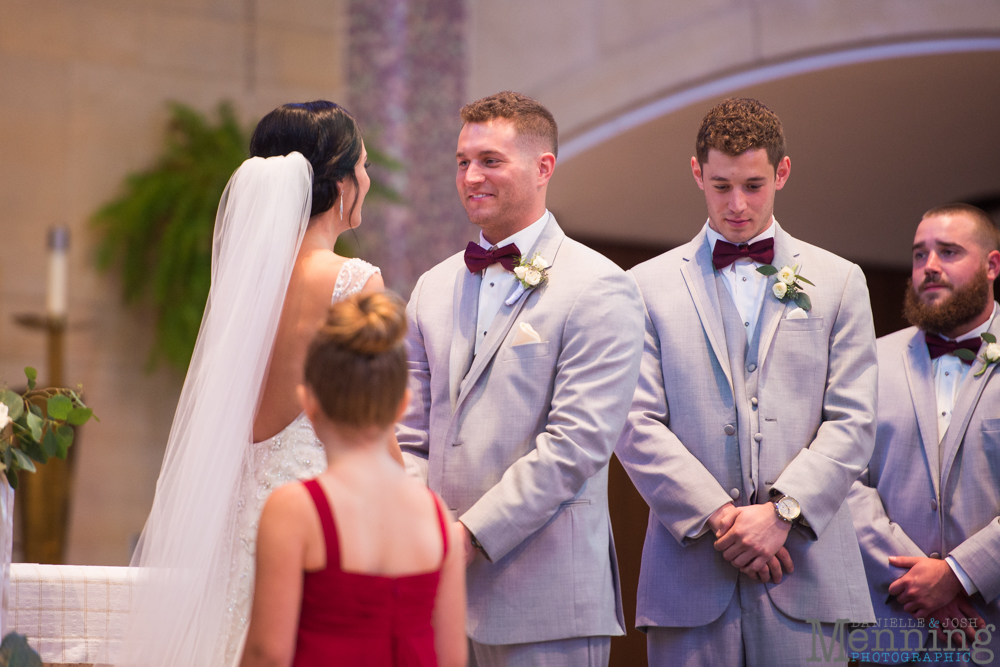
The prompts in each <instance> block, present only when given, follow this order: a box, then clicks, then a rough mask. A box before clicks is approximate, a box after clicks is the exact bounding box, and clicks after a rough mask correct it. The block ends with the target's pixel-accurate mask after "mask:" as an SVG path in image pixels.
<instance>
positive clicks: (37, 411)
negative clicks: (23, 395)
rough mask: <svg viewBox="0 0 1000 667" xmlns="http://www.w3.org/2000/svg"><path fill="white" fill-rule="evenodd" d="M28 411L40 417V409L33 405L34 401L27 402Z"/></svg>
mask: <svg viewBox="0 0 1000 667" xmlns="http://www.w3.org/2000/svg"><path fill="white" fill-rule="evenodd" d="M28 412H29V413H30V414H33V415H35V416H36V417H38V418H39V419H42V418H43V417H42V409H41V408H40V407H38V406H37V405H35V404H34V403H28Z"/></svg>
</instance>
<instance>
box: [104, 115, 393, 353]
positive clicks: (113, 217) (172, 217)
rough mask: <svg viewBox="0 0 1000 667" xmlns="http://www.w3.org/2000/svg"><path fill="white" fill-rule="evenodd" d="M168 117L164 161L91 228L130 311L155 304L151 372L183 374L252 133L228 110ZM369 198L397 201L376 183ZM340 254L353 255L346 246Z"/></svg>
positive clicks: (381, 158) (385, 163) (382, 159)
mask: <svg viewBox="0 0 1000 667" xmlns="http://www.w3.org/2000/svg"><path fill="white" fill-rule="evenodd" d="M170 110H171V119H170V123H169V126H168V129H167V133H166V144H165V146H164V150H163V153H162V154H161V155H160V157H159V158H158V159H157V160H156V162H155V164H154V165H153V166H152V167H151V168H150V169H148V170H146V171H143V172H140V173H134V174H130V175H129V176H128V177H126V179H125V184H124V192H123V194H122V195H121V196H120V197H119V198H118V199H115V200H114V201H112V202H110V203H108V204H106V205H105V206H103V207H102V208H101V209H99V210H98V211H97V212H96V213H95V214H94V215H93V217H92V220H91V222H92V224H93V225H94V226H95V227H96V228H97V229H98V231H99V234H100V235H101V240H100V243H99V246H98V253H97V264H98V267H99V268H101V269H104V270H107V269H109V268H111V267H112V266H116V265H117V266H120V268H121V277H122V287H123V292H124V297H125V301H126V303H135V302H137V301H140V300H142V299H144V298H146V297H147V295H148V296H149V297H151V299H152V303H153V306H154V308H155V310H156V317H157V324H156V340H155V342H154V345H153V349H152V350H151V352H150V356H149V367H150V368H152V367H154V366H156V364H157V363H158V362H160V361H166V362H167V363H168V364H169V365H170V366H172V367H174V368H176V369H178V370H180V371H181V372H184V371H186V370H187V366H188V363H189V362H190V360H191V354H192V353H193V352H194V344H195V341H196V339H197V337H198V328H199V327H200V326H201V317H202V314H203V313H204V311H205V303H206V302H207V300H208V290H209V286H210V282H211V271H212V238H213V230H214V227H215V214H216V209H217V208H218V205H219V199H220V197H221V196H222V191H223V190H224V189H225V187H226V183H227V182H228V181H229V177H230V176H231V175H232V174H233V172H234V171H236V169H237V168H238V167H239V166H240V164H241V163H242V162H243V161H244V160H245V159H246V158H247V157H248V151H247V148H248V146H249V142H250V139H249V138H250V135H251V134H252V133H253V128H243V127H242V126H241V125H240V123H239V121H238V120H237V118H236V115H235V113H234V112H233V108H232V106H231V105H230V104H228V103H225V102H224V103H222V104H220V105H219V107H218V109H217V111H216V115H217V120H216V121H215V122H212V121H210V120H209V119H208V118H206V117H205V116H204V115H202V114H201V113H199V112H198V111H196V110H194V109H192V108H190V107H188V106H185V105H183V104H178V103H172V104H171V105H170ZM368 155H369V159H370V160H371V162H372V163H374V164H376V165H378V166H380V167H382V168H384V169H386V170H389V171H392V170H396V169H399V165H398V164H397V163H395V162H394V161H393V160H391V159H390V158H388V157H387V156H385V155H384V154H382V153H380V152H379V151H378V150H376V149H374V148H373V147H370V146H369V147H368ZM368 197H369V199H383V200H388V201H393V202H398V201H399V196H398V195H397V194H396V193H395V192H394V191H393V190H392V188H391V187H389V186H388V185H386V184H385V183H383V182H380V181H378V179H375V178H373V179H372V186H371V190H370V191H369V195H368ZM337 252H338V253H341V254H345V255H350V254H351V253H350V251H349V249H348V248H347V247H342V246H341V245H340V244H338V248H337Z"/></svg>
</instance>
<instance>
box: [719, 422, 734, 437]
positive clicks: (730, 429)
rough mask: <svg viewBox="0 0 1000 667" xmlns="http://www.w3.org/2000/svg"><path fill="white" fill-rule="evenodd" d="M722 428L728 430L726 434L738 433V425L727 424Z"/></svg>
mask: <svg viewBox="0 0 1000 667" xmlns="http://www.w3.org/2000/svg"><path fill="white" fill-rule="evenodd" d="M722 430H723V431H725V432H726V435H732V434H734V433H736V427H735V426H733V425H732V424H726V426H725V428H723V429H722Z"/></svg>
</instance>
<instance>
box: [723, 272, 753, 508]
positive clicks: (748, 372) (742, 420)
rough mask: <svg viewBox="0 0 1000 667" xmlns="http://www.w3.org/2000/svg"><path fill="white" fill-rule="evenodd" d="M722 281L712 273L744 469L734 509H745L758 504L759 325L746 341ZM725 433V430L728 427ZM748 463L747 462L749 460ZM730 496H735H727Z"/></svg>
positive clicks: (742, 324) (741, 320) (734, 306)
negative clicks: (717, 296)
mask: <svg viewBox="0 0 1000 667" xmlns="http://www.w3.org/2000/svg"><path fill="white" fill-rule="evenodd" d="M724 280H725V278H723V277H722V276H721V275H720V274H719V272H718V271H716V272H715V288H716V290H717V291H718V293H719V305H720V308H721V310H722V313H721V315H722V326H723V327H724V328H725V331H726V349H727V350H728V351H729V367H730V369H732V374H733V392H734V395H733V400H734V403H735V405H736V424H734V425H733V426H734V427H735V428H736V433H735V435H736V437H737V442H739V447H740V464H741V465H742V467H743V474H742V475H741V476H740V478H741V479H742V480H743V484H744V488H743V489H742V490H741V492H740V497H739V498H738V499H734V500H735V504H736V505H746V504H750V503H753V502H755V501H756V502H759V501H760V500H761V499H760V498H755V497H754V491H755V490H756V489H759V488H760V487H761V483H760V441H761V439H762V437H761V434H760V427H759V424H760V412H759V410H758V409H757V383H758V379H759V378H760V369H759V368H758V367H757V349H758V347H759V344H760V330H761V328H762V324H763V323H762V322H761V321H760V318H759V317H758V320H757V326H756V328H755V329H754V332H753V337H752V338H751V339H750V340H749V342H748V341H747V333H746V325H745V324H744V323H743V318H742V317H740V311H738V310H737V309H736V304H735V303H733V298H732V297H731V296H730V295H729V290H728V289H726V286H725V284H723V281H724ZM727 431H728V427H727ZM748 459H749V460H748ZM730 495H734V494H733V493H730Z"/></svg>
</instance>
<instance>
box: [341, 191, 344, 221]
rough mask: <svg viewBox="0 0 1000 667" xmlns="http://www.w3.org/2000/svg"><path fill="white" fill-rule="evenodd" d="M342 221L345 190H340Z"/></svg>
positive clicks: (342, 218) (342, 217) (342, 219)
mask: <svg viewBox="0 0 1000 667" xmlns="http://www.w3.org/2000/svg"><path fill="white" fill-rule="evenodd" d="M340 221H341V222H343V221H344V191H343V190H341V191H340Z"/></svg>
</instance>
